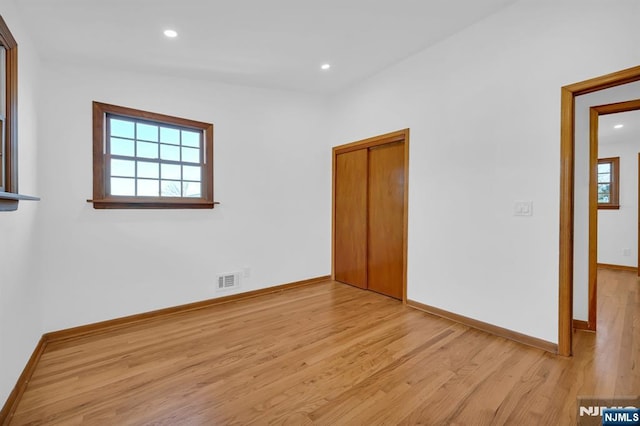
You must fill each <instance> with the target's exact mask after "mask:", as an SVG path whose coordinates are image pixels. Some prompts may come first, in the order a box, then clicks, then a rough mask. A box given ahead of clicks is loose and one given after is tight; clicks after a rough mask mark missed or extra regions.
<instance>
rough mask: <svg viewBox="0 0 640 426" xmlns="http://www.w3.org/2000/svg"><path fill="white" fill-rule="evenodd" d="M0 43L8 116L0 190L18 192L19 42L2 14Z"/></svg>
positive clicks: (5, 127)
mask: <svg viewBox="0 0 640 426" xmlns="http://www.w3.org/2000/svg"><path fill="white" fill-rule="evenodd" d="M0 44H1V45H2V46H3V47H4V48H5V51H6V63H5V68H6V69H5V72H6V82H5V84H6V99H5V100H4V102H5V105H6V116H5V120H4V131H5V145H4V152H2V150H0V154H3V155H2V162H3V166H4V171H5V172H4V182H3V181H2V180H0V191H2V192H7V193H13V194H17V193H18V43H17V42H16V39H15V38H13V35H12V34H11V31H10V30H9V27H8V26H7V24H6V22H5V21H4V19H2V17H1V16H0Z"/></svg>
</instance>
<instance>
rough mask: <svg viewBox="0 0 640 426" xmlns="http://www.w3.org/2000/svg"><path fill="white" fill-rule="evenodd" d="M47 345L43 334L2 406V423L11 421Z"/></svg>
mask: <svg viewBox="0 0 640 426" xmlns="http://www.w3.org/2000/svg"><path fill="white" fill-rule="evenodd" d="M46 347H47V339H46V338H45V337H44V336H42V337H41V338H40V340H39V341H38V344H37V345H36V347H35V349H34V350H33V353H32V354H31V357H30V358H29V361H28V362H27V365H25V367H24V370H22V374H20V377H18V381H17V382H16V385H15V386H14V388H13V390H12V391H11V393H10V394H9V397H8V398H7V400H6V401H5V403H4V405H3V406H2V410H1V411H0V425H6V424H9V423H10V421H11V417H12V416H13V413H14V412H15V410H16V407H17V406H18V403H19V402H20V399H21V398H22V395H23V394H24V391H25V389H26V388H27V385H28V384H29V381H30V380H31V376H32V375H33V372H34V371H35V369H36V366H37V365H38V362H39V361H40V357H41V356H42V354H43V353H44V351H45V349H46Z"/></svg>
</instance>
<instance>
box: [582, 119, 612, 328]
mask: <svg viewBox="0 0 640 426" xmlns="http://www.w3.org/2000/svg"><path fill="white" fill-rule="evenodd" d="M598 121H599V120H598V112H597V111H596V110H595V109H593V108H591V109H590V110H589V207H588V208H589V212H588V213H589V219H588V221H589V223H588V226H589V236H588V237H589V243H588V245H589V247H588V256H589V258H588V262H589V265H588V267H587V268H588V270H587V279H588V284H587V285H588V296H587V297H588V317H589V321H588V325H590V326H592V327H593V328H594V331H595V327H596V324H597V323H598V322H597V321H598V319H597V316H598V309H597V306H598V271H597V269H596V263H597V261H598ZM613 173H614V172H613V170H612V175H613ZM616 173H617V172H616ZM612 187H613V185H612ZM616 194H617V193H616ZM613 196H614V190H613V189H611V197H613ZM615 202H616V203H617V202H618V200H617V199H616V200H615Z"/></svg>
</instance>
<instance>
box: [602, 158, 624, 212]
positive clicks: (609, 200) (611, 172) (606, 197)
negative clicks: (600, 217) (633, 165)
mask: <svg viewBox="0 0 640 426" xmlns="http://www.w3.org/2000/svg"><path fill="white" fill-rule="evenodd" d="M619 193H620V157H612V158H600V159H598V208H599V209H619V208H620V203H619V199H618V196H619Z"/></svg>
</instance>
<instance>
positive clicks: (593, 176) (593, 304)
mask: <svg viewBox="0 0 640 426" xmlns="http://www.w3.org/2000/svg"><path fill="white" fill-rule="evenodd" d="M638 109H640V99H636V100H633V101H626V102H617V103H613V104H607V105H598V106H592V107H591V108H590V109H589V152H590V155H589V319H588V321H587V326H586V330H590V331H596V328H597V327H596V323H597V319H598V188H597V179H598V175H597V173H598V172H597V166H598V121H599V119H600V116H601V115H608V114H616V113H620V112H627V111H634V110H638ZM580 328H582V327H580Z"/></svg>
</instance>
